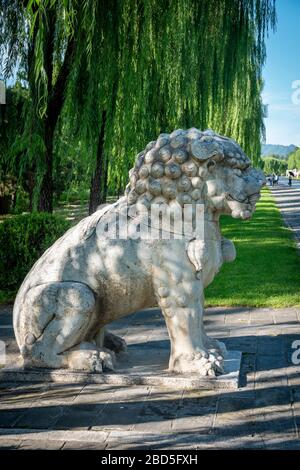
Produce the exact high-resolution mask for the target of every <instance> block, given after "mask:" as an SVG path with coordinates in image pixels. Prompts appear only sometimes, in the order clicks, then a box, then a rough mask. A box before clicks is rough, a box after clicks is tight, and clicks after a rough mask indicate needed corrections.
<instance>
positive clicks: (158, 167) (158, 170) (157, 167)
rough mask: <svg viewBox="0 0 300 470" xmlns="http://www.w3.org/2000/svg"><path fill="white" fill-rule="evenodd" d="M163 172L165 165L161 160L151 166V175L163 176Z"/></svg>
mask: <svg viewBox="0 0 300 470" xmlns="http://www.w3.org/2000/svg"><path fill="white" fill-rule="evenodd" d="M163 174H164V166H163V165H162V164H161V163H159V162H156V163H153V165H152V167H151V176H153V178H161V177H162V176H163Z"/></svg>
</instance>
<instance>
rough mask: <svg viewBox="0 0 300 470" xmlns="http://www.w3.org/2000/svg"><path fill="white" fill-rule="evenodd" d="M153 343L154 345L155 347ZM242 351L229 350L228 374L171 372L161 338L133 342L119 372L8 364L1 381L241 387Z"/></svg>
mask: <svg viewBox="0 0 300 470" xmlns="http://www.w3.org/2000/svg"><path fill="white" fill-rule="evenodd" d="M151 346H152V347H151ZM241 356H242V353H241V352H240V351H228V353H227V356H226V358H225V361H224V370H225V373H224V374H222V375H220V376H218V377H201V376H199V375H196V374H193V375H191V374H180V375H179V374H174V373H169V372H168V371H167V365H168V358H169V342H168V341H165V340H163V341H158V342H156V343H155V348H154V346H153V345H151V342H146V343H139V344H133V345H130V346H129V347H128V353H127V354H124V355H122V356H121V357H119V358H118V363H117V368H116V371H115V372H113V373H112V372H106V373H104V374H90V373H85V372H78V371H76V372H75V371H70V370H65V369H54V370H53V369H51V370H50V369H27V370H24V369H23V368H22V367H21V366H20V365H18V364H15V365H8V366H7V367H5V368H3V369H1V370H0V381H2V382H3V381H5V382H58V383H72V384H90V383H95V384H97V383H98V384H113V385H152V386H166V387H170V388H173V389H182V388H186V389H233V390H234V389H237V388H238V386H239V373H240V365H241Z"/></svg>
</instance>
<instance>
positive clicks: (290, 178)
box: [289, 173, 293, 186]
mask: <svg viewBox="0 0 300 470" xmlns="http://www.w3.org/2000/svg"><path fill="white" fill-rule="evenodd" d="M292 179H293V177H292V175H291V173H290V174H289V186H292Z"/></svg>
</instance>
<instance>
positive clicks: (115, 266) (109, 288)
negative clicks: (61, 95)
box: [14, 128, 264, 375]
mask: <svg viewBox="0 0 300 470" xmlns="http://www.w3.org/2000/svg"><path fill="white" fill-rule="evenodd" d="M129 176H130V182H129V184H128V186H127V188H126V191H125V195H124V196H123V197H121V198H120V199H119V200H118V201H117V202H116V203H114V204H111V205H108V206H106V207H104V208H101V209H100V210H98V211H97V212H95V213H94V214H93V215H91V216H90V217H87V218H85V219H83V220H81V221H80V222H79V223H78V224H77V225H76V226H74V227H73V228H71V229H70V230H69V231H67V232H66V233H65V235H63V236H62V237H61V238H60V239H59V240H57V241H56V242H55V243H54V245H53V246H52V247H50V248H49V249H48V250H47V251H46V252H45V253H44V254H43V255H42V257H41V258H40V259H39V260H38V261H37V262H36V263H35V265H34V266H33V268H32V269H31V271H30V272H29V274H28V275H27V277H26V278H25V280H24V282H23V284H22V286H21V288H20V290H19V292H18V295H17V298H16V301H15V305H14V331H15V335H16V339H17V343H18V345H19V348H20V351H21V354H22V356H23V358H24V365H25V367H26V366H28V367H44V368H70V369H73V370H85V371H90V372H99V373H101V372H103V371H104V370H105V369H113V368H114V364H115V354H116V353H118V352H120V351H122V350H124V349H125V347H126V345H125V342H124V340H122V339H121V338H119V337H117V336H115V335H113V334H112V333H110V332H109V331H107V330H106V328H105V327H106V325H108V324H109V323H110V322H112V321H114V320H117V319H119V318H121V317H123V316H125V315H128V314H131V313H132V312H135V311H138V310H140V309H144V308H149V307H154V306H157V305H158V306H159V307H160V308H161V310H162V314H163V316H164V319H165V321H166V325H167V329H168V332H169V336H170V342H171V353H170V360H169V370H170V371H173V372H177V373H196V374H199V375H216V374H220V373H222V371H223V368H222V362H223V358H224V354H226V349H225V346H224V344H222V343H220V342H218V341H217V340H215V339H213V338H210V337H209V336H208V335H207V334H206V332H205V329H204V325H203V304H204V293H203V292H204V288H205V287H206V286H207V285H208V284H209V283H210V282H212V280H213V279H214V276H215V274H216V273H217V272H218V271H219V269H220V267H221V265H222V263H223V262H226V261H232V260H234V259H235V248H234V245H233V243H232V242H231V241H230V240H226V239H225V238H224V237H222V235H221V231H220V226H219V217H220V215H221V214H229V215H231V216H232V217H235V218H241V219H249V218H250V217H251V215H252V213H253V211H254V210H255V203H256V201H257V200H258V199H259V193H260V189H261V187H262V185H263V184H264V176H263V174H262V172H260V171H259V170H256V169H254V168H252V167H251V163H250V160H249V159H248V157H247V156H246V155H245V154H244V152H243V151H242V149H241V147H240V146H239V145H238V144H237V143H236V142H235V141H233V140H231V139H229V138H227V137H222V136H220V135H218V134H216V133H215V132H213V131H211V130H206V131H204V132H201V131H199V130H198V129H195V128H192V129H189V130H181V129H180V130H176V131H174V132H172V133H171V134H161V135H159V136H158V138H157V140H156V141H153V142H150V143H149V144H148V145H147V146H146V148H145V150H144V151H143V152H141V153H140V154H139V155H138V156H137V158H136V162H135V165H134V168H133V169H132V170H131V171H130V173H129ZM154 206H158V207H159V208H162V213H163V212H164V213H165V214H166V213H167V212H168V211H170V210H171V209H172V210H173V209H174V210H178V209H180V208H183V207H185V206H189V207H190V208H192V213H193V210H194V209H196V208H197V207H202V226H201V227H202V228H201V230H202V233H203V236H202V237H197V233H196V229H195V226H194V222H193V220H192V219H193V217H192V218H191V220H192V222H191V224H190V231H189V232H188V235H186V236H184V237H180V236H175V235H176V234H175V231H174V230H173V231H172V228H170V229H169V234H168V235H170V236H157V237H151V236H150V237H148V238H147V237H144V238H141V237H137V236H136V235H137V233H138V229H140V230H141V227H142V226H144V228H145V227H146V226H148V227H150V226H151V224H152V225H153V221H152V220H151V215H150V216H149V209H151V208H152V207H154ZM125 207H127V208H129V210H128V211H127V209H126V211H125V212H124V208H125ZM147 211H148V212H147ZM121 214H122V217H123V219H125V220H126V221H127V222H128V227H129V229H128V228H127V229H128V230H129V232H130V229H132V227H133V228H134V230H131V232H132V233H133V234H134V233H135V236H127V237H115V236H114V237H113V236H107V233H106V235H104V232H105V230H102V229H103V227H106V228H107V227H108V226H109V224H110V223H112V221H115V220H116V216H117V215H121ZM145 214H146V215H145ZM173 219H174V218H173ZM158 220H161V219H158ZM99 227H101V230H100V229H99ZM109 230H110V229H108V232H109ZM155 231H156V233H158V235H162V234H163V233H164V229H163V226H159V227H155ZM164 235H165V234H164Z"/></svg>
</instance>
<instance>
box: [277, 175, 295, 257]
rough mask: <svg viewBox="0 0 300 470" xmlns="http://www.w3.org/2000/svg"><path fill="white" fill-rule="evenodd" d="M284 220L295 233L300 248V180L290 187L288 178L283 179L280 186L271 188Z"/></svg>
mask: <svg viewBox="0 0 300 470" xmlns="http://www.w3.org/2000/svg"><path fill="white" fill-rule="evenodd" d="M271 192H272V194H273V196H274V197H275V201H276V204H277V206H278V208H279V209H280V212H281V214H282V217H283V220H284V222H285V223H286V225H287V226H288V227H290V228H291V230H292V231H293V233H294V236H295V238H296V241H297V244H298V247H299V248H300V180H294V181H293V184H292V187H290V186H288V184H287V178H284V177H281V178H280V184H279V185H278V186H274V187H272V188H271Z"/></svg>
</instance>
